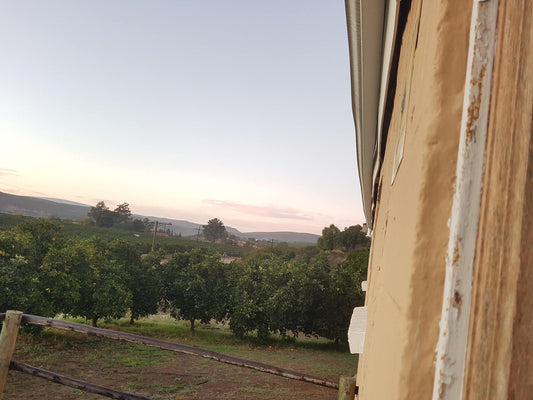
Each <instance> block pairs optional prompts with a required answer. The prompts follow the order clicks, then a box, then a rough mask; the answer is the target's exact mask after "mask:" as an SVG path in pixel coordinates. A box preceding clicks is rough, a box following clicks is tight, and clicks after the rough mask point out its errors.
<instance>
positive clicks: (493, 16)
mask: <svg viewBox="0 0 533 400" xmlns="http://www.w3.org/2000/svg"><path fill="white" fill-rule="evenodd" d="M497 16H498V0H488V1H483V0H474V2H473V8H472V20H471V25H470V43H469V50H468V61H467V73H466V80H465V91H464V100H463V115H462V120H461V133H460V142H459V152H458V158H457V171H456V182H455V194H454V198H453V206H452V213H451V217H450V221H449V226H450V236H449V241H448V251H447V255H446V278H445V282H444V295H443V299H442V313H441V320H440V324H439V325H440V334H439V341H438V343H437V349H436V353H437V359H436V364H435V378H434V383H433V397H432V398H433V400H460V399H461V398H462V393H463V379H464V372H465V359H466V349H467V338H468V325H469V319H470V306H471V298H472V266H473V263H474V256H475V250H476V239H477V236H478V224H479V214H480V202H481V191H482V185H483V172H484V161H485V150H486V138H487V127H488V119H489V105H490V94H491V85H492V68H493V62H494V53H495V47H496V46H495V42H496V21H497Z"/></svg>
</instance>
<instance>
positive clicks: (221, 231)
mask: <svg viewBox="0 0 533 400" xmlns="http://www.w3.org/2000/svg"><path fill="white" fill-rule="evenodd" d="M203 233H204V236H205V238H206V239H207V240H209V241H210V242H214V241H215V240H217V239H223V238H224V237H225V236H226V233H227V232H226V227H225V226H224V223H223V222H222V221H221V220H219V219H218V218H213V219H210V220H209V221H207V225H204V226H203Z"/></svg>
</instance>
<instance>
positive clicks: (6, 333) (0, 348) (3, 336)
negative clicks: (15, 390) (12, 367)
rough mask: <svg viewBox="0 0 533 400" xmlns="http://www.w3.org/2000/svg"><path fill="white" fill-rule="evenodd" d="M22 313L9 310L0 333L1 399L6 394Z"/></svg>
mask: <svg viewBox="0 0 533 400" xmlns="http://www.w3.org/2000/svg"><path fill="white" fill-rule="evenodd" d="M21 318H22V312H20V311H13V310H8V311H7V312H6V318H5V319H4V324H3V325H2V333H0V397H1V396H2V393H4V386H5V385H6V380H7V372H8V371H9V363H10V362H11V356H12V355H13V351H14V350H15V343H16V341H17V334H18V331H19V326H20V320H21Z"/></svg>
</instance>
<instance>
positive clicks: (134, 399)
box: [10, 361, 149, 400]
mask: <svg viewBox="0 0 533 400" xmlns="http://www.w3.org/2000/svg"><path fill="white" fill-rule="evenodd" d="M10 369H12V370H15V371H20V372H24V373H26V374H31V375H33V376H36V377H38V378H42V379H46V380H47V381H50V382H54V383H57V384H59V385H63V386H68V387H71V388H74V389H78V390H81V391H84V392H88V393H96V394H99V395H101V396H105V397H109V398H111V399H118V400H149V398H148V397H144V396H137V395H134V394H130V393H124V392H119V391H116V390H113V389H109V388H106V387H103V386H99V385H94V384H92V383H89V382H84V381H80V380H78V379H74V378H69V377H68V376H64V375H59V374H56V373H54V372H50V371H46V370H44V369H40V368H37V367H33V366H31V365H28V364H23V363H20V362H17V361H11V365H10Z"/></svg>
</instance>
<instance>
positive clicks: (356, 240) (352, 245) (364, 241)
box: [337, 225, 370, 251]
mask: <svg viewBox="0 0 533 400" xmlns="http://www.w3.org/2000/svg"><path fill="white" fill-rule="evenodd" d="M337 244H338V246H339V247H342V248H343V249H344V250H345V251H350V250H355V249H362V248H368V247H370V238H369V237H368V236H366V235H365V233H364V232H363V227H362V226H361V225H352V226H350V227H348V228H344V230H343V231H342V232H340V233H339V234H338V240H337Z"/></svg>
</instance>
